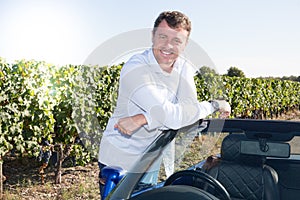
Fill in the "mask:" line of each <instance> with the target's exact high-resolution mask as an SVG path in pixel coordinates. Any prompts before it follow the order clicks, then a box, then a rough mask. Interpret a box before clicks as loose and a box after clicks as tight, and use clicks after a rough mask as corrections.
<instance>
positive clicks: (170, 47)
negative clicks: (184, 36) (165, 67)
mask: <svg viewBox="0 0 300 200" xmlns="http://www.w3.org/2000/svg"><path fill="white" fill-rule="evenodd" d="M164 46H165V47H166V48H167V49H173V47H174V45H173V44H172V40H170V39H168V40H166V41H165V44H164Z"/></svg>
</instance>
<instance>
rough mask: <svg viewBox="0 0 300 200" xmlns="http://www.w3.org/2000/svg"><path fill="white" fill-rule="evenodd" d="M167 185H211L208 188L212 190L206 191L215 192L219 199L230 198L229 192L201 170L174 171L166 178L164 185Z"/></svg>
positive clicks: (226, 199) (198, 186) (228, 199)
mask: <svg viewBox="0 0 300 200" xmlns="http://www.w3.org/2000/svg"><path fill="white" fill-rule="evenodd" d="M168 185H190V186H194V187H197V188H200V189H205V188H206V187H207V186H211V187H210V188H213V190H214V191H210V190H209V191H208V192H210V193H212V194H214V192H216V193H217V194H218V195H219V196H220V199H224V200H231V198H230V195H229V193H228V192H227V190H226V189H225V188H224V186H223V185H222V184H221V183H220V182H219V181H217V180H216V179H215V178H213V177H212V176H210V175H209V174H207V173H204V172H201V171H195V170H183V171H179V172H176V173H174V174H172V175H171V176H170V177H169V178H168V179H167V180H166V182H165V184H164V186H168ZM205 190H206V189H205Z"/></svg>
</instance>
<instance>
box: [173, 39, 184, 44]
mask: <svg viewBox="0 0 300 200" xmlns="http://www.w3.org/2000/svg"><path fill="white" fill-rule="evenodd" d="M173 42H174V44H176V45H181V44H182V41H181V40H180V39H179V38H175V39H174V40H173Z"/></svg>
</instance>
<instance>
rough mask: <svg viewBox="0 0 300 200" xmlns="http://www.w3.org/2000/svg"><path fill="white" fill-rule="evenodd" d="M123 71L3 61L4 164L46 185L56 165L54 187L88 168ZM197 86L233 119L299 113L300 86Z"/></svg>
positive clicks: (218, 81)
mask: <svg viewBox="0 0 300 200" xmlns="http://www.w3.org/2000/svg"><path fill="white" fill-rule="evenodd" d="M121 68H122V65H117V66H111V67H104V66H86V65H76V66H74V65H66V66H60V67H58V66H54V65H51V64H48V63H45V62H38V61H34V60H32V61H26V60H21V61H17V62H15V63H7V62H6V61H5V60H3V59H1V58H0V88H1V89H0V93H1V94H0V116H1V117H0V161H1V162H3V161H5V158H6V157H10V156H12V155H13V156H16V157H19V158H22V157H26V158H29V159H31V160H32V161H33V162H36V163H37V165H38V166H39V178H38V179H39V180H40V181H41V183H44V178H45V177H44V176H43V174H44V170H45V169H46V168H47V167H48V165H49V164H51V163H52V165H54V166H55V177H56V178H55V183H61V170H62V167H63V163H64V162H65V161H66V160H67V159H68V160H71V163H72V165H73V166H76V165H86V164H88V163H90V161H91V160H92V159H94V158H96V157H97V152H98V150H97V149H98V144H99V140H100V138H101V133H102V131H103V129H104V128H105V126H106V122H107V120H108V118H109V117H110V115H111V113H112V110H113V107H114V105H115V100H116V97H117V89H118V79H119V75H120V69H121ZM195 82H196V84H197V90H198V91H197V92H198V95H199V96H198V97H199V100H210V99H214V98H223V99H226V100H228V101H229V103H230V105H231V106H232V114H231V117H234V118H253V119H271V118H278V117H280V116H282V115H284V114H286V113H289V112H291V111H295V110H296V111H298V110H300V98H299V96H300V83H299V82H294V81H287V80H278V79H262V78H238V77H228V76H223V75H218V74H214V73H200V74H198V75H197V76H196V77H195ZM70 158H71V159H70ZM3 174H4V175H5V172H3Z"/></svg>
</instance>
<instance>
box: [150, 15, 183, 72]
mask: <svg viewBox="0 0 300 200" xmlns="http://www.w3.org/2000/svg"><path fill="white" fill-rule="evenodd" d="M188 34H189V33H188V31H186V30H184V29H182V28H177V29H172V28H170V27H169V26H168V24H167V22H166V21H165V20H163V21H162V22H161V23H160V24H159V25H158V27H157V29H156V31H155V32H153V35H152V43H153V46H152V47H153V53H154V57H155V58H156V60H157V62H158V64H159V65H160V67H161V68H162V69H163V70H164V71H166V72H171V71H172V66H173V63H174V62H175V60H176V59H177V58H178V56H179V55H180V54H181V53H182V52H183V50H184V48H185V46H186V43H187V40H188Z"/></svg>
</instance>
